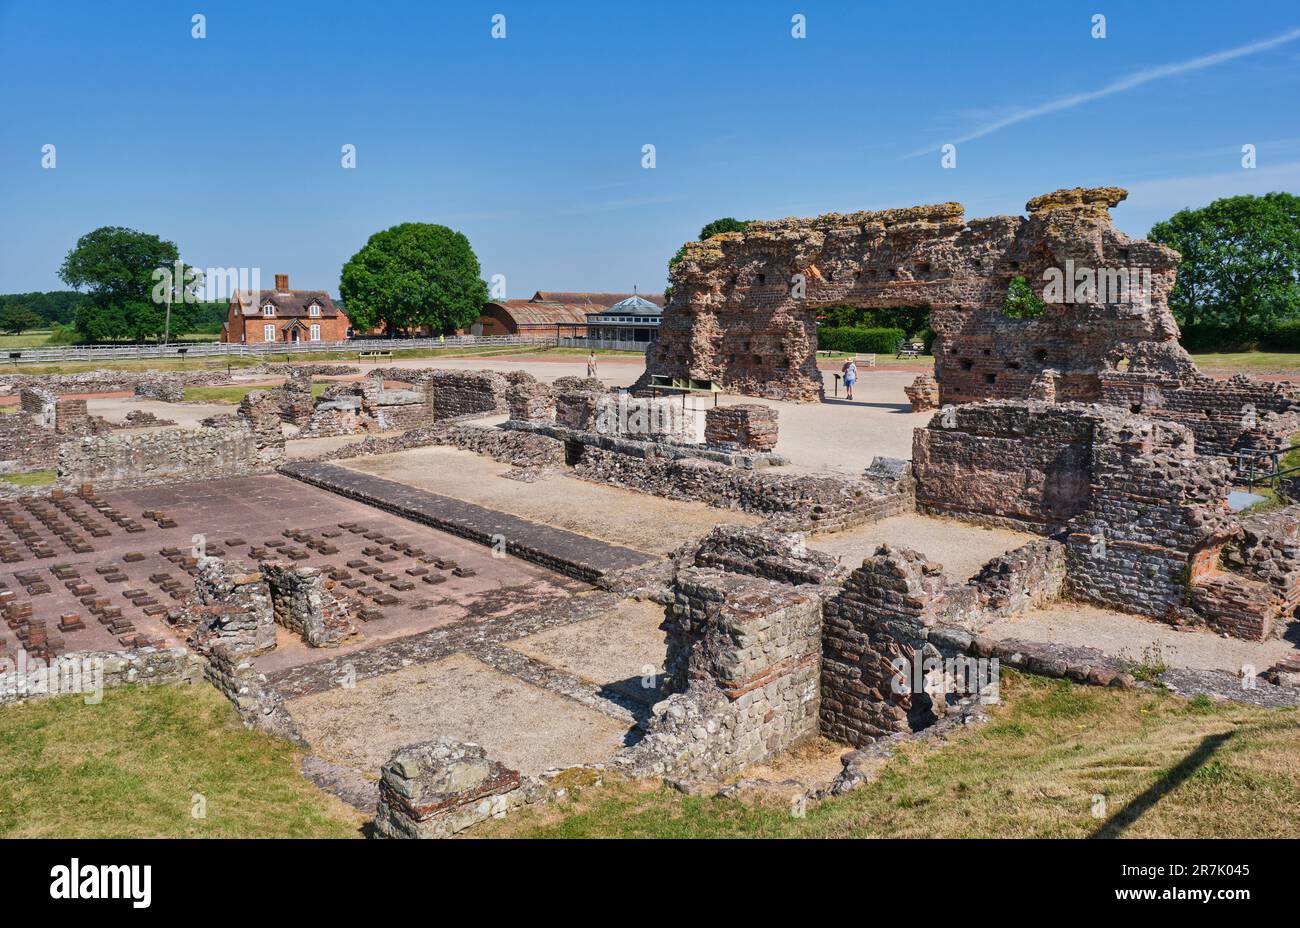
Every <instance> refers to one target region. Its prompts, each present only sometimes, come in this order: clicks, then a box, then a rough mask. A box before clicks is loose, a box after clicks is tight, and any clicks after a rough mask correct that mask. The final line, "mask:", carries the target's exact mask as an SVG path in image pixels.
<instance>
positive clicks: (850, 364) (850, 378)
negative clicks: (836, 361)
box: [841, 358, 858, 400]
mask: <svg viewBox="0 0 1300 928" xmlns="http://www.w3.org/2000/svg"><path fill="white" fill-rule="evenodd" d="M841 371H842V372H843V374H844V395H845V396H846V397H848V398H849V399H850V400H852V399H853V385H854V384H855V383H857V382H858V365H857V364H856V363H855V362H854V360H853V359H852V358H849V359H848V360H847V361H845V362H844V367H843V368H841Z"/></svg>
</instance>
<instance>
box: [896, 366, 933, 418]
mask: <svg viewBox="0 0 1300 928" xmlns="http://www.w3.org/2000/svg"><path fill="white" fill-rule="evenodd" d="M903 392H904V393H906V394H907V401H908V402H909V403H911V404H912V412H928V411H929V410H931V409H938V408H939V381H937V380H935V379H934V376H933V375H931V374H919V375H918V376H917V378H916V379H915V380H913V381H912V382H911V383H910V384H908V385H907V386H906V387H904V388H903Z"/></svg>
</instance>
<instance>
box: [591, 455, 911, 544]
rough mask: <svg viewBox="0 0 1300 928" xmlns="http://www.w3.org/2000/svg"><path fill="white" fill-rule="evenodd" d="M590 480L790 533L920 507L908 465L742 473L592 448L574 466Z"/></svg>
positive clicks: (718, 466)
mask: <svg viewBox="0 0 1300 928" xmlns="http://www.w3.org/2000/svg"><path fill="white" fill-rule="evenodd" d="M574 472H575V473H576V474H577V475H578V476H580V477H583V478H584V479H587V480H594V481H597V482H599V483H608V484H612V485H613V486H619V487H626V488H627V489H631V490H637V491H639V492H642V493H650V494H652V495H654V496H662V497H665V498H667V499H681V500H691V501H695V502H701V503H707V504H708V505H710V506H715V507H717V508H719V509H735V510H739V511H741V512H752V513H758V514H761V515H765V516H768V517H769V521H770V524H771V526H772V527H773V528H779V529H780V530H782V531H835V530H839V529H844V528H848V527H851V526H854V525H862V524H865V523H868V522H874V521H877V520H879V519H883V518H885V517H886V516H891V515H898V514H901V513H903V512H908V511H910V510H911V509H912V507H913V495H912V494H913V485H912V480H911V477H910V475H909V474H907V473H906V469H905V468H900V469H898V470H895V471H892V472H891V471H889V470H888V469H883V470H882V469H875V466H874V465H873V469H872V470H868V471H867V473H866V474H864V475H863V476H862V477H858V478H852V477H841V476H838V475H830V474H827V475H819V474H814V475H807V474H778V473H772V472H771V471H768V470H755V471H751V470H742V469H739V468H736V467H729V466H727V465H724V464H718V463H715V462H713V461H705V460H701V459H699V458H680V459H668V460H665V459H662V458H637V457H633V456H631V455H627V454H621V453H618V452H612V451H605V450H603V449H600V448H595V447H584V448H583V450H582V452H581V457H580V458H579V460H578V461H577V462H576V464H575V465H574Z"/></svg>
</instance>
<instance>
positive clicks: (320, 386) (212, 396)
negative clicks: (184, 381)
mask: <svg viewBox="0 0 1300 928" xmlns="http://www.w3.org/2000/svg"><path fill="white" fill-rule="evenodd" d="M328 388H329V384H328V383H313V384H312V385H311V394H312V396H317V397H318V396H320V395H321V394H322V393H324V392H325V391H326V389H328ZM267 389H270V388H269V387H186V388H185V402H187V403H230V404H231V405H235V406H238V405H239V404H240V403H241V402H243V400H244V397H245V396H247V395H248V394H249V393H252V392H253V391H254V390H267Z"/></svg>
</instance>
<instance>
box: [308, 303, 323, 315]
mask: <svg viewBox="0 0 1300 928" xmlns="http://www.w3.org/2000/svg"><path fill="white" fill-rule="evenodd" d="M307 315H309V316H319V315H320V305H319V304H317V303H312V304H311V305H310V306H308V307H307Z"/></svg>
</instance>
